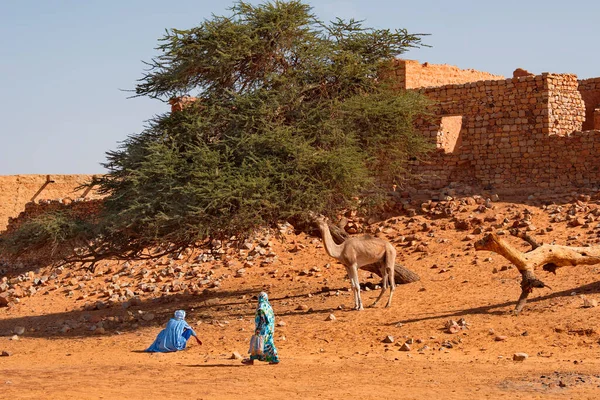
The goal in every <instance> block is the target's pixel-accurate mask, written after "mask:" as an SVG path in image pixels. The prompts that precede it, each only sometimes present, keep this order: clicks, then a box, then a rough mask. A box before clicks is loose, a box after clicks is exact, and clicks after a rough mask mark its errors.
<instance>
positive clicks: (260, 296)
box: [258, 292, 269, 303]
mask: <svg viewBox="0 0 600 400" xmlns="http://www.w3.org/2000/svg"><path fill="white" fill-rule="evenodd" d="M263 301H266V302H267V303H268V302H269V295H268V294H266V293H265V292H260V293H259V294H258V302H259V303H262V302H263Z"/></svg>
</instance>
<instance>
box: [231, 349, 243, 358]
mask: <svg viewBox="0 0 600 400" xmlns="http://www.w3.org/2000/svg"><path fill="white" fill-rule="evenodd" d="M230 358H231V359H232V360H241V359H242V358H244V357H242V355H241V354H240V353H238V352H237V351H234V352H233V353H231V357H230Z"/></svg>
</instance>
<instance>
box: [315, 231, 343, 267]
mask: <svg viewBox="0 0 600 400" xmlns="http://www.w3.org/2000/svg"><path fill="white" fill-rule="evenodd" d="M319 230H320V231H321V235H323V243H324V244H325V250H327V254H329V255H330V256H331V257H333V258H337V259H339V258H340V255H341V254H342V247H343V246H341V245H337V244H335V242H334V241H333V237H331V232H330V231H329V227H328V226H327V224H319Z"/></svg>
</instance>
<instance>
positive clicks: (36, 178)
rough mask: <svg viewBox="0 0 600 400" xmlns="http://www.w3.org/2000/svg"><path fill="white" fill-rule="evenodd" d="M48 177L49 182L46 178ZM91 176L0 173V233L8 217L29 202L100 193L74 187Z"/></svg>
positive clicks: (17, 213) (92, 196)
mask: <svg viewBox="0 0 600 400" xmlns="http://www.w3.org/2000/svg"><path fill="white" fill-rule="evenodd" d="M48 177H49V181H48ZM92 177H93V175H7V176H0V232H1V231H3V230H5V229H6V227H7V224H8V219H9V218H14V217H17V216H18V215H19V213H20V212H21V211H23V210H24V209H25V205H26V204H27V203H30V202H32V201H34V202H39V201H40V200H56V199H73V200H75V199H78V198H81V197H82V196H84V195H85V198H86V199H96V198H100V197H101V196H100V195H99V194H98V193H96V192H95V191H94V190H91V191H89V192H88V193H86V190H85V189H77V187H79V186H81V185H82V184H84V183H86V182H89V181H91V180H92Z"/></svg>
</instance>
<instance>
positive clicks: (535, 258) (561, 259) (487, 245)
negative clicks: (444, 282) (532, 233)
mask: <svg viewBox="0 0 600 400" xmlns="http://www.w3.org/2000/svg"><path fill="white" fill-rule="evenodd" d="M513 234H514V233H513ZM515 236H518V237H521V238H522V239H523V240H526V241H527V242H528V243H530V244H531V245H532V247H533V248H534V249H533V250H531V251H529V252H527V253H523V252H521V251H519V250H517V249H515V248H514V247H512V246H511V245H510V244H508V243H507V242H506V241H504V240H502V239H500V238H499V237H498V235H496V234H495V233H490V234H489V235H487V236H486V237H484V238H483V239H481V240H479V241H478V242H476V243H475V250H487V251H493V252H494V253H498V254H500V255H501V256H502V257H504V258H506V259H507V260H508V261H510V262H511V263H513V264H514V265H515V266H516V267H517V269H518V270H519V272H520V273H521V276H522V280H521V296H520V297H519V300H518V301H517V305H516V307H515V313H517V314H518V313H519V312H521V310H522V309H523V307H524V306H525V303H526V302H527V297H528V296H529V294H530V293H531V292H532V291H533V288H543V287H548V286H547V285H546V284H544V283H543V282H542V281H540V280H539V279H537V278H536V276H535V274H534V269H535V268H537V267H542V268H543V269H544V270H546V271H550V272H554V273H555V271H556V268H560V267H566V266H574V265H594V264H600V246H596V247H570V246H559V245H547V244H545V245H539V244H538V243H537V242H535V240H533V239H531V238H529V239H530V240H527V239H526V238H525V237H524V236H523V235H515Z"/></svg>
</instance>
